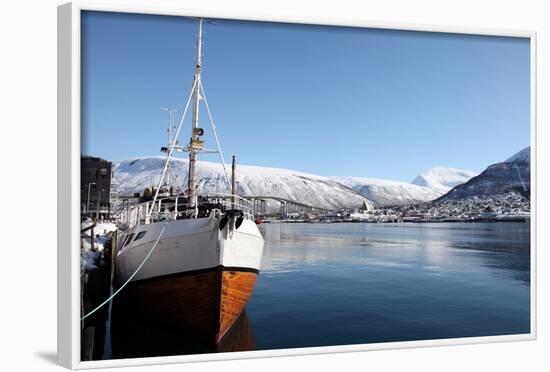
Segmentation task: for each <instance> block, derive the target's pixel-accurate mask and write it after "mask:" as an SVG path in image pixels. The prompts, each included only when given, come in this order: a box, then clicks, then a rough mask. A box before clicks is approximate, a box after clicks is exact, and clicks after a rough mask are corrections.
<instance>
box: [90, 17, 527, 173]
mask: <svg viewBox="0 0 550 372" xmlns="http://www.w3.org/2000/svg"><path fill="white" fill-rule="evenodd" d="M196 34H197V21H194V20H191V19H186V18H182V17H167V16H152V15H129V14H119V13H101V12H86V13H84V14H83V17H82V127H83V132H82V152H83V153H85V154H93V155H97V156H101V157H103V158H106V159H109V160H123V159H126V158H130V157H137V156H149V155H160V152H159V148H160V146H161V145H164V144H165V143H166V137H167V135H166V126H167V114H166V113H165V112H163V111H161V110H160V107H164V106H171V107H175V108H179V109H183V106H184V104H185V99H186V97H187V95H188V94H189V90H190V88H191V84H192V79H193V67H194V54H195V38H196ZM203 49H204V50H203V51H204V54H203V65H204V67H203V84H204V87H205V91H206V95H207V98H208V103H209V105H210V108H211V110H212V114H213V116H214V120H215V122H216V125H217V128H218V134H219V136H220V140H221V143H222V147H223V150H224V154H225V156H226V159H229V158H230V156H231V155H232V154H236V155H237V159H238V162H240V163H242V164H250V165H260V166H271V167H282V168H290V169H296V170H300V171H305V172H311V173H316V174H320V175H326V176H330V175H334V176H362V177H375V178H385V179H392V180H398V181H406V182H410V181H411V180H412V179H413V178H414V177H415V176H416V175H417V174H418V173H420V172H421V171H423V170H426V169H428V168H430V167H432V166H449V167H455V168H462V169H468V170H475V171H481V170H483V169H484V168H485V167H486V166H487V165H489V164H492V163H495V162H498V161H501V160H504V159H505V158H507V157H509V156H511V155H512V154H513V153H515V152H516V151H519V150H521V149H522V148H524V147H526V146H528V145H529V141H530V114H529V92H530V90H529V40H528V39H522V38H505V37H488V36H487V37H486V36H468V35H450V34H436V33H424V32H406V31H391V30H375V29H360V28H343V27H325V26H306V25H289V24H276V23H261V22H240V21H227V20H220V21H216V23H215V24H206V25H205V42H204V47H203ZM202 112H203V114H202V117H201V118H202V124H201V126H202V127H204V128H205V129H207V131H206V132H207V134H206V139H207V141H206V142H207V147H209V148H215V142H214V141H213V137H212V136H211V135H210V131H209V130H208V128H209V124H208V121H207V116H206V112H205V111H204V109H203V111H202ZM189 131H190V121H189V120H186V121H185V125H184V127H183V129H182V135H181V136H180V141H181V142H187V140H188V137H189ZM201 158H202V159H204V160H212V161H216V160H217V156H216V155H204V156H202V157H201Z"/></svg>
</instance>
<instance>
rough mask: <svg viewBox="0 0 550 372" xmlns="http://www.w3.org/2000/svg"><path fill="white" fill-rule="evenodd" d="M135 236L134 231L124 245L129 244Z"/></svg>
mask: <svg viewBox="0 0 550 372" xmlns="http://www.w3.org/2000/svg"><path fill="white" fill-rule="evenodd" d="M133 238H134V233H131V234H130V236H129V237H128V240H126V241H125V242H124V245H123V247H126V246H127V245H128V244H130V242H131V241H132V239H133Z"/></svg>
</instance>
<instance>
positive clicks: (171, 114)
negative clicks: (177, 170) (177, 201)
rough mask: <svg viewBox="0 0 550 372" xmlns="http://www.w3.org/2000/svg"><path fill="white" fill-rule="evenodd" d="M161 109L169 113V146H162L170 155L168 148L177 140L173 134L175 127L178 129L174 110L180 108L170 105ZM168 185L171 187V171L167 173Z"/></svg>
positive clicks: (163, 150)
mask: <svg viewBox="0 0 550 372" xmlns="http://www.w3.org/2000/svg"><path fill="white" fill-rule="evenodd" d="M160 109H161V110H162V111H166V112H167V113H168V146H167V147H166V148H164V147H163V148H161V151H162V152H165V151H166V154H167V157H168V149H169V148H170V146H172V142H173V141H174V140H175V138H174V135H173V132H174V129H176V127H175V126H174V112H178V110H176V109H173V108H170V107H161V108H160ZM166 161H168V162H169V159H168V158H167V159H166ZM168 168H170V170H171V169H172V167H171V166H170V164H168ZM166 186H168V187H170V172H168V173H166Z"/></svg>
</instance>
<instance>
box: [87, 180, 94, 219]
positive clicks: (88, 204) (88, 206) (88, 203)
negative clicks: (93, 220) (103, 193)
mask: <svg viewBox="0 0 550 372" xmlns="http://www.w3.org/2000/svg"><path fill="white" fill-rule="evenodd" d="M92 185H94V186H95V182H90V183H88V199H87V200H86V214H89V213H90V187H91V186H92Z"/></svg>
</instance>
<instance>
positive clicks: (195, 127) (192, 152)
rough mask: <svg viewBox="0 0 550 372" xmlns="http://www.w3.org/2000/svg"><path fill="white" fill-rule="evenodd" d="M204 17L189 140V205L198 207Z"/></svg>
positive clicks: (199, 38)
mask: <svg viewBox="0 0 550 372" xmlns="http://www.w3.org/2000/svg"><path fill="white" fill-rule="evenodd" d="M201 53H202V18H200V19H199V36H198V40H197V57H196V61H195V79H194V86H195V89H194V92H193V118H192V125H191V139H190V140H189V177H188V185H187V188H188V193H189V207H190V208H195V207H196V199H197V195H196V175H195V162H196V160H197V152H198V151H199V150H200V149H201V148H202V141H201V140H200V136H201V135H202V133H203V131H202V130H201V129H200V128H199V101H200V93H199V92H200V86H201V67H202V66H201V65H202V58H201Z"/></svg>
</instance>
